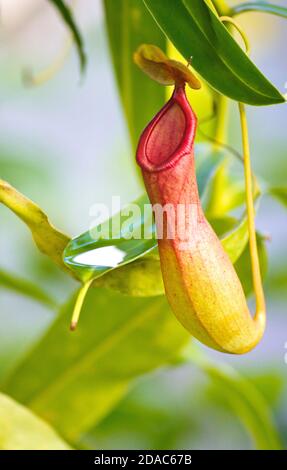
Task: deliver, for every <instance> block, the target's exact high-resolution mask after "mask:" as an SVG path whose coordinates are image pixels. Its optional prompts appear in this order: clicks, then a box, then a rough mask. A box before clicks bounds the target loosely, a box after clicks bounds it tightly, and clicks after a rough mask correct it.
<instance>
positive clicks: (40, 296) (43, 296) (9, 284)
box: [0, 270, 57, 309]
mask: <svg viewBox="0 0 287 470" xmlns="http://www.w3.org/2000/svg"><path fill="white" fill-rule="evenodd" d="M0 287H4V288H5V289H10V290H12V291H14V292H16V293H17V294H21V295H24V296H25V297H29V298H31V299H33V300H36V301H37V302H40V303H41V304H43V305H45V306H46V307H48V308H52V309H55V308H56V307H57V302H56V301H55V300H54V299H52V298H51V297H50V296H49V294H47V293H46V292H45V291H44V290H43V289H41V288H40V287H38V286H37V285H36V284H34V283H33V282H31V281H27V280H26V279H22V278H19V277H18V276H15V274H10V273H7V272H6V271H3V270H0Z"/></svg>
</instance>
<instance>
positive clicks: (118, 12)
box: [104, 0, 166, 148]
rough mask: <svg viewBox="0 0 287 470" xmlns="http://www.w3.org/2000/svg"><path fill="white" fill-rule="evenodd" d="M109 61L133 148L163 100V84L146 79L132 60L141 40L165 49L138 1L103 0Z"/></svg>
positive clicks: (153, 24) (152, 22)
mask: <svg viewBox="0 0 287 470" xmlns="http://www.w3.org/2000/svg"><path fill="white" fill-rule="evenodd" d="M104 6H105V19H106V25H107V32H108V38H109V44H110V49H111V54H112V60H113V64H114V68H115V72H116V78H117V82H118V87H119V91H120V96H121V100H122V104H123V108H124V111H125V114H126V119H127V123H128V127H129V131H130V135H131V140H132V144H133V147H134V148H135V147H136V145H137V141H138V138H139V136H140V134H141V132H142V130H143V129H144V128H145V126H146V125H147V123H148V122H149V121H150V120H151V118H152V117H153V116H154V115H155V113H157V112H158V111H159V109H160V108H161V107H162V106H163V103H164V101H165V89H164V87H162V86H160V85H158V84H157V83H155V82H153V80H149V79H147V77H146V76H145V75H144V74H143V73H142V72H141V71H140V70H139V69H138V67H137V66H136V65H135V64H134V63H133V53H134V52H135V50H136V49H137V48H138V46H139V45H140V44H141V43H151V44H156V45H157V46H159V47H160V48H161V49H162V50H166V39H165V37H164V35H163V34H162V32H161V31H160V29H159V28H158V26H157V25H156V24H155V22H154V21H153V19H152V18H151V16H150V14H149V13H148V12H147V10H146V8H145V7H144V5H143V4H142V2H141V1H139V0H117V1H116V2H115V1H114V0H104Z"/></svg>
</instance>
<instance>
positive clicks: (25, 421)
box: [0, 393, 70, 450]
mask: <svg viewBox="0 0 287 470" xmlns="http://www.w3.org/2000/svg"><path fill="white" fill-rule="evenodd" d="M0 449H1V450H65V449H66V450H68V449H70V447H69V446H68V444H66V443H65V442H64V441H63V440H62V439H61V438H60V436H58V435H57V433H56V432H55V431H54V430H53V429H52V428H51V427H50V426H49V425H48V424H47V423H45V422H44V421H42V420H41V419H40V418H38V417H37V416H35V415H34V414H33V413H32V412H31V411H30V410H28V409H26V408H25V407H24V406H22V405H20V404H19V403H17V402H15V401H14V400H12V399H11V398H10V397H7V396H6V395H3V394H2V393H1V394H0Z"/></svg>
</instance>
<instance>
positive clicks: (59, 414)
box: [2, 289, 190, 440]
mask: <svg viewBox="0 0 287 470" xmlns="http://www.w3.org/2000/svg"><path fill="white" fill-rule="evenodd" d="M74 300H75V299H74V298H73V299H72V300H71V302H69V304H68V305H67V306H66V307H65V308H64V309H63V311H62V312H61V315H60V316H59V317H58V318H57V320H56V321H55V323H54V324H53V325H52V327H51V329H50V330H49V331H48V332H47V333H46V335H45V336H44V338H43V339H42V340H41V341H40V342H39V344H38V345H36V346H35V348H34V349H33V350H32V351H31V352H30V353H29V355H28V357H27V358H26V359H24V360H23V362H22V363H21V364H19V366H18V367H17V368H16V370H15V371H14V372H13V374H12V375H11V376H10V378H8V379H7V380H6V383H5V385H4V386H3V387H2V388H3V389H4V390H5V391H6V392H7V393H9V394H10V395H12V396H13V397H14V398H16V399H17V400H19V401H20V402H21V403H24V404H25V405H27V406H29V407H30V408H31V409H32V410H34V411H35V412H36V413H37V414H38V415H39V416H42V417H44V419H46V420H47V421H48V422H50V423H52V425H53V426H55V428H56V429H58V430H59V431H60V432H61V434H63V436H66V438H67V439H68V440H74V439H76V438H77V437H79V435H80V434H81V433H82V432H84V431H85V430H87V429H89V428H90V427H91V426H92V425H94V424H96V423H98V422H99V421H100V420H101V419H102V418H103V417H104V416H105V415H106V414H107V413H108V412H109V411H110V410H111V409H112V408H113V407H114V406H115V405H116V404H117V403H118V401H119V400H120V399H121V398H122V396H123V395H124V394H125V393H126V391H127V388H128V386H129V385H130V383H131V381H132V380H133V379H135V378H136V377H138V376H140V375H142V374H144V373H146V372H148V371H151V370H153V369H155V368H157V367H160V366H162V365H165V364H168V363H170V362H173V361H174V359H175V357H176V356H177V355H178V353H179V351H180V350H181V349H182V347H183V346H184V345H185V344H186V342H187V341H188V339H189V338H190V336H189V334H188V333H187V332H186V331H185V330H184V329H183V328H182V327H181V325H180V324H179V323H178V322H177V320H176V319H175V317H174V316H173V315H172V313H171V311H170V309H169V307H168V304H167V301H166V300H165V298H164V297H163V296H161V297H157V298H146V299H138V298H132V297H123V296H121V295H118V294H115V293H112V292H111V291H107V290H105V289H90V290H89V292H88V294H87V297H86V299H85V302H84V305H83V311H82V315H81V322H80V324H79V326H78V329H77V330H76V331H75V332H74V333H71V332H70V331H69V322H70V316H71V311H72V309H73V306H74ZM43 364H45V366H44V367H43Z"/></svg>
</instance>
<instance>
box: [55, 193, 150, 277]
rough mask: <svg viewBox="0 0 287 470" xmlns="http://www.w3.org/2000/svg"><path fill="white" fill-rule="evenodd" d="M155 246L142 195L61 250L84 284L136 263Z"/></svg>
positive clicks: (148, 206) (67, 263) (148, 214)
mask: <svg viewBox="0 0 287 470" xmlns="http://www.w3.org/2000/svg"><path fill="white" fill-rule="evenodd" d="M145 208H147V210H145ZM130 234H134V237H133V238H131V237H130ZM144 236H145V238H144ZM156 246H157V240H156V238H155V227H154V222H153V218H152V210H151V205H150V203H149V200H148V197H147V195H146V194H145V195H143V196H142V197H140V198H139V199H137V200H136V201H134V202H133V203H131V204H129V205H127V206H126V207H125V208H123V209H122V210H120V211H119V212H118V213H117V214H116V215H114V216H113V217H112V218H110V219H108V220H107V221H105V222H103V223H100V224H99V225H97V226H96V227H94V228H92V229H90V230H89V231H87V232H85V233H83V234H82V235H80V236H79V237H77V238H75V239H73V240H71V242H70V243H69V244H68V245H67V247H66V249H65V251H64V261H65V263H66V265H67V266H68V267H69V268H70V269H72V270H73V271H74V272H75V273H76V275H77V277H79V278H81V279H82V280H83V281H87V280H89V279H93V278H94V279H96V278H98V277H100V276H102V275H103V274H105V273H108V272H109V271H112V270H114V269H115V268H118V267H120V266H123V265H125V264H127V263H130V262H131V261H134V260H136V259H137V258H139V257H140V256H143V255H145V254H147V253H148V252H150V251H151V250H152V249H154V248H155V247H156Z"/></svg>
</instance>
